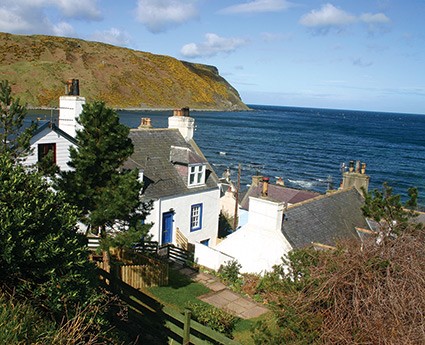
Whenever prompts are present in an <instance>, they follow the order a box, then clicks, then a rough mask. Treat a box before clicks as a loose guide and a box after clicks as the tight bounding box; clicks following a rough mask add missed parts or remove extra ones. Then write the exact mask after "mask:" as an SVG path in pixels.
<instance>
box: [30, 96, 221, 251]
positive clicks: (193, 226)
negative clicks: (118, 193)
mask: <svg viewBox="0 0 425 345" xmlns="http://www.w3.org/2000/svg"><path fill="white" fill-rule="evenodd" d="M77 89H79V88H77ZM71 93H72V94H68V95H65V96H61V97H60V100H59V123H58V126H56V125H55V124H53V123H51V122H46V123H45V124H43V125H42V126H40V127H39V129H38V130H37V132H36V134H35V135H34V137H33V138H32V139H31V146H32V148H33V154H32V155H30V156H29V157H27V159H26V162H25V164H27V165H32V164H35V163H37V162H38V161H40V160H41V159H42V158H43V157H44V155H46V154H47V153H48V152H50V151H53V156H54V163H56V165H58V166H59V168H60V169H61V170H68V169H70V167H69V166H68V165H67V163H68V161H69V159H70V157H69V148H70V146H76V141H75V139H74V138H75V134H76V131H77V130H78V129H80V128H79V124H78V122H77V120H76V119H77V118H78V116H79V115H80V113H81V112H82V109H83V105H84V104H85V99H84V97H81V96H79V94H78V92H76V94H75V93H73V92H71ZM143 121H144V122H143V125H141V126H140V127H139V128H138V129H133V130H131V131H130V138H131V140H132V141H133V144H134V153H133V155H132V156H131V157H130V159H128V161H127V162H126V163H125V164H124V168H129V169H133V168H138V169H139V171H140V178H141V179H143V182H144V188H143V198H144V199H145V200H149V201H152V202H153V210H152V211H151V213H150V215H149V216H148V218H147V219H146V222H147V223H152V224H153V226H152V229H151V232H150V234H151V235H152V239H153V240H156V241H158V242H159V243H160V244H166V243H173V244H179V243H181V242H182V239H183V242H184V241H186V242H188V243H202V244H206V245H210V246H214V245H215V244H216V240H217V233H218V218H219V199H220V190H219V187H218V182H219V180H218V178H217V176H216V174H215V173H214V172H213V170H212V168H211V166H210V165H209V164H208V162H207V160H206V158H205V156H204V155H203V154H202V152H201V150H200V149H199V147H198V146H197V145H196V143H195V141H194V140H193V132H194V119H193V118H192V117H190V116H189V110H188V109H179V110H175V111H174V114H173V116H171V117H170V118H169V126H168V128H159V129H154V128H152V127H151V126H150V119H143Z"/></svg>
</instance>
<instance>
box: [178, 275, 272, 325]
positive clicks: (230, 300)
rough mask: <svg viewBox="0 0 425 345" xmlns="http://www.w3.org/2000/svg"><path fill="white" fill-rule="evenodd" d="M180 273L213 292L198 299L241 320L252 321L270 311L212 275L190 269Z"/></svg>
mask: <svg viewBox="0 0 425 345" xmlns="http://www.w3.org/2000/svg"><path fill="white" fill-rule="evenodd" d="M179 272H180V273H182V274H184V275H186V276H188V277H190V278H191V279H192V280H194V281H197V282H198V283H201V284H204V285H205V286H206V287H208V288H209V289H210V290H211V292H209V293H207V294H205V295H202V296H199V297H198V298H199V299H200V300H201V301H204V302H206V303H208V304H211V305H213V306H215V307H217V308H220V309H223V310H226V311H227V312H229V313H232V314H234V315H236V316H238V317H240V318H243V319H252V318H255V317H259V316H261V315H263V314H265V313H267V312H268V311H269V310H268V309H267V308H266V307H265V306H262V305H260V304H258V303H256V302H254V301H253V300H251V299H250V298H247V297H243V296H241V295H239V294H237V293H236V292H233V291H232V290H230V289H229V288H228V287H227V286H226V285H224V284H223V283H222V282H220V280H219V279H218V278H217V277H215V276H213V275H211V274H208V273H205V272H198V271H196V270H194V269H192V268H189V267H185V268H180V269H179Z"/></svg>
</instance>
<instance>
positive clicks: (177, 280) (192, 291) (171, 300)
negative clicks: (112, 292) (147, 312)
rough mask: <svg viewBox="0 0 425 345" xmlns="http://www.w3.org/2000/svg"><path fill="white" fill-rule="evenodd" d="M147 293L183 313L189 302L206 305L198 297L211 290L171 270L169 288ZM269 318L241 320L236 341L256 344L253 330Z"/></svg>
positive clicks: (160, 288) (235, 337) (249, 344)
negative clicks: (260, 322) (252, 335)
mask: <svg viewBox="0 0 425 345" xmlns="http://www.w3.org/2000/svg"><path fill="white" fill-rule="evenodd" d="M147 291H148V293H149V294H150V295H152V296H153V297H154V298H156V299H157V300H159V301H160V302H161V303H163V304H164V305H167V306H169V307H173V308H175V309H177V310H179V311H180V312H182V311H183V310H184V309H185V308H186V306H187V303H188V302H191V303H197V304H205V302H203V301H201V300H199V299H198V298H197V297H198V296H201V295H204V294H206V293H208V292H210V291H211V290H210V289H208V288H207V287H206V286H204V285H202V284H201V283H197V282H194V281H192V280H191V279H190V278H188V277H186V276H184V275H182V274H181V273H179V272H177V271H175V270H172V269H171V270H170V272H169V285H168V286H161V287H151V288H148V289H147ZM269 316H270V315H269V314H266V315H264V316H261V317H259V318H256V319H251V320H243V319H240V321H238V322H237V324H236V327H235V330H234V332H233V336H234V339H235V340H236V341H239V342H240V343H241V344H244V345H245V344H246V345H251V344H254V342H253V340H252V338H251V333H252V328H253V327H254V326H255V323H256V322H257V321H259V320H263V319H264V320H267V319H268V318H269Z"/></svg>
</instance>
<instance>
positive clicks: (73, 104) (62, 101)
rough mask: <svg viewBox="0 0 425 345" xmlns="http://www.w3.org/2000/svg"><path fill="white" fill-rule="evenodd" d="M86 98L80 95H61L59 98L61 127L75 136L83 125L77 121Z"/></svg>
mask: <svg viewBox="0 0 425 345" xmlns="http://www.w3.org/2000/svg"><path fill="white" fill-rule="evenodd" d="M85 103H86V99H85V98H84V97H80V96H61V97H60V98H59V128H60V129H61V130H63V131H64V132H66V133H68V134H69V135H70V136H72V137H74V138H75V134H76V130H80V129H81V128H82V127H81V126H80V125H79V124H78V123H77V120H76V118H78V117H79V116H80V114H81V112H82V111H83V104H85Z"/></svg>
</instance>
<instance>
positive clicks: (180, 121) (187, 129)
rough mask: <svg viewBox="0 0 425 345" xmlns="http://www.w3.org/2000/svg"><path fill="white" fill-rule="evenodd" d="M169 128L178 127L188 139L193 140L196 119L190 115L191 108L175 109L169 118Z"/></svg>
mask: <svg viewBox="0 0 425 345" xmlns="http://www.w3.org/2000/svg"><path fill="white" fill-rule="evenodd" d="M168 128H177V129H178V130H179V131H180V133H181V135H182V136H183V138H184V139H185V140H186V141H189V140H192V139H193V132H194V130H195V119H194V118H193V117H190V116H189V108H181V109H175V110H174V111H173V116H171V117H169V118H168Z"/></svg>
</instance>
